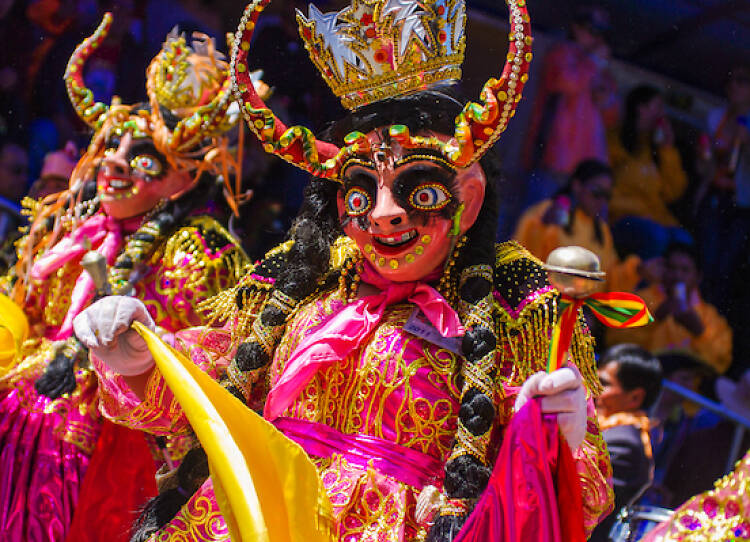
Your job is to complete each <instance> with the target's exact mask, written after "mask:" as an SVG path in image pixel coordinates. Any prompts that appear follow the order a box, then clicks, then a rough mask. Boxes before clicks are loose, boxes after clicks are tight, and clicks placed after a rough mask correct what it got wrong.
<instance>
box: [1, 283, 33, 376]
mask: <svg viewBox="0 0 750 542" xmlns="http://www.w3.org/2000/svg"><path fill="white" fill-rule="evenodd" d="M28 336H29V321H28V320H27V319H26V315H25V314H24V313H23V310H22V309H21V307H19V306H18V305H16V304H15V303H14V302H13V301H12V300H11V299H10V298H9V297H7V296H5V295H3V294H0V376H2V375H4V374H5V373H6V372H8V371H9V370H10V369H12V368H13V366H14V364H15V363H14V362H15V361H17V357H18V354H20V352H21V346H22V345H23V342H24V341H25V340H26V338H27V337H28Z"/></svg>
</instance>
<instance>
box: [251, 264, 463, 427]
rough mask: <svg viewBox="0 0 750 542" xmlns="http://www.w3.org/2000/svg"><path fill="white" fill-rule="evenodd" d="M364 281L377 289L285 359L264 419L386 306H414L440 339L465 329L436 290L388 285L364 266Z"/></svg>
mask: <svg viewBox="0 0 750 542" xmlns="http://www.w3.org/2000/svg"><path fill="white" fill-rule="evenodd" d="M360 277H361V279H362V281H363V282H366V283H368V284H371V285H373V286H375V287H377V288H379V289H380V290H381V291H380V292H379V293H377V294H373V295H369V296H366V297H362V298H359V299H356V300H354V301H353V302H352V303H350V304H348V305H346V306H345V307H343V308H342V309H341V310H339V311H338V312H335V313H333V314H331V315H330V316H329V317H328V318H327V319H326V320H324V321H323V322H322V323H321V324H320V325H318V327H317V328H316V329H315V330H314V331H312V332H311V333H310V334H309V335H308V336H307V337H305V338H304V339H303V340H302V341H301V342H300V344H299V345H298V346H297V349H296V350H295V351H294V352H293V353H292V355H291V356H290V357H289V360H288V361H287V364H286V368H285V370H284V374H282V375H281V378H280V379H279V381H278V382H277V383H276V384H275V385H274V387H273V388H272V389H271V391H270V392H269V393H268V397H267V399H266V406H265V411H264V417H265V418H266V419H267V420H271V421H272V420H275V419H276V418H278V417H279V416H280V415H281V414H282V413H283V412H284V410H286V408H287V407H288V406H289V405H290V404H291V403H292V401H294V399H295V398H296V397H297V396H298V395H299V394H300V392H301V391H302V390H303V389H304V388H305V386H306V385H307V383H308V382H309V381H310V379H311V378H312V377H313V376H314V375H315V374H316V373H317V372H318V371H320V370H322V369H325V368H326V367H328V366H330V365H331V364H333V363H336V362H338V361H340V360H342V359H344V358H346V357H347V356H348V355H349V354H350V353H351V352H353V351H354V350H356V349H357V348H359V346H360V345H361V344H363V343H364V342H365V340H366V339H367V337H368V336H369V335H370V333H372V332H373V330H375V328H376V327H377V326H378V323H379V322H380V320H381V319H382V317H383V314H384V313H385V309H386V307H388V306H389V305H393V304H395V303H400V302H401V301H404V300H408V301H410V302H411V303H414V304H415V305H416V306H417V307H419V309H420V310H421V311H422V313H423V314H424V315H425V316H426V317H427V319H428V320H429V321H430V323H431V324H432V325H433V326H435V328H437V330H438V331H439V332H440V334H441V335H442V336H444V337H460V336H461V335H463V334H464V328H463V326H462V325H461V320H460V319H459V317H458V314H456V311H454V310H453V308H452V307H451V306H450V305H449V304H448V302H447V301H446V300H445V298H444V297H443V296H441V295H440V294H439V293H438V291H437V290H435V288H433V287H432V286H429V285H428V284H425V283H424V282H391V281H389V280H387V279H385V278H384V277H383V276H381V275H380V274H378V272H377V271H375V269H373V268H372V266H371V265H370V264H369V263H367V262H365V264H364V268H363V270H362V273H361V275H360Z"/></svg>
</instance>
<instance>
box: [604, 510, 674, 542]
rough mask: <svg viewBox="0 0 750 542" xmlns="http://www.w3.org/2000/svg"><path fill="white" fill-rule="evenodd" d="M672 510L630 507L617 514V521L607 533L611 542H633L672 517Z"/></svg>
mask: <svg viewBox="0 0 750 542" xmlns="http://www.w3.org/2000/svg"><path fill="white" fill-rule="evenodd" d="M672 513H673V511H672V510H668V509H666V508H659V507H658V506H631V507H629V508H623V509H622V510H620V512H619V513H618V514H617V520H616V521H615V523H614V525H612V529H611V530H610V531H609V540H610V541H611V542H635V541H637V540H640V539H641V538H643V536H644V535H645V534H646V533H647V532H649V531H650V530H651V529H653V528H654V527H656V526H657V525H658V524H659V523H662V522H663V521H667V520H668V519H669V518H670V517H672Z"/></svg>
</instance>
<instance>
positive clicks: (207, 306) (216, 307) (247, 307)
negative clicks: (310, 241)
mask: <svg viewBox="0 0 750 542" xmlns="http://www.w3.org/2000/svg"><path fill="white" fill-rule="evenodd" d="M291 246H292V241H287V242H285V243H282V244H280V245H278V246H276V247H274V248H272V249H271V250H269V251H268V252H267V253H266V255H265V256H264V257H263V259H261V260H259V261H257V262H255V263H254V264H248V265H246V266H245V268H244V269H243V270H242V273H241V276H240V278H239V280H238V281H236V283H235V284H234V285H232V286H231V287H229V288H226V289H225V290H223V291H221V292H219V293H218V294H217V295H215V296H214V297H212V298H210V299H207V300H206V301H204V302H203V303H201V306H200V309H201V310H202V311H204V312H205V313H206V314H208V319H209V322H211V323H212V324H218V323H222V322H232V323H233V324H234V325H233V328H235V331H236V334H237V335H238V336H239V335H240V334H241V333H242V332H243V331H249V328H250V326H252V323H253V321H254V320H255V317H256V316H257V315H258V313H259V312H260V309H261V307H262V306H263V303H264V302H265V300H266V298H267V297H268V295H269V294H270V293H271V291H272V290H273V286H274V283H275V282H276V278H277V277H278V276H279V272H280V271H281V268H282V265H283V263H284V260H285V258H286V253H287V252H289V249H290V248H291ZM246 328H247V329H246Z"/></svg>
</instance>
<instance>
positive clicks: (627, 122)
mask: <svg viewBox="0 0 750 542" xmlns="http://www.w3.org/2000/svg"><path fill="white" fill-rule="evenodd" d="M657 96H661V92H660V91H659V89H657V88H656V87H652V86H650V85H639V86H637V87H635V88H634V89H633V90H631V91H630V92H628V95H627V97H626V98H625V112H624V115H623V119H622V127H621V129H620V140H621V141H622V146H623V147H625V150H626V151H628V152H629V153H630V154H633V153H634V152H635V151H636V150H637V149H636V148H637V146H638V109H639V108H640V107H641V106H642V105H645V104H647V103H649V102H650V101H651V100H653V99H654V98H656V97H657ZM649 145H651V142H650V141H649ZM651 152H652V154H654V152H655V151H654V149H653V148H652V149H651Z"/></svg>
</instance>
